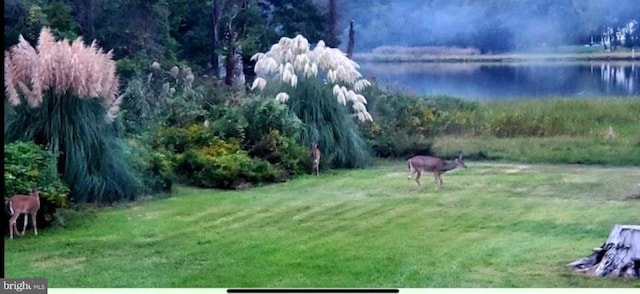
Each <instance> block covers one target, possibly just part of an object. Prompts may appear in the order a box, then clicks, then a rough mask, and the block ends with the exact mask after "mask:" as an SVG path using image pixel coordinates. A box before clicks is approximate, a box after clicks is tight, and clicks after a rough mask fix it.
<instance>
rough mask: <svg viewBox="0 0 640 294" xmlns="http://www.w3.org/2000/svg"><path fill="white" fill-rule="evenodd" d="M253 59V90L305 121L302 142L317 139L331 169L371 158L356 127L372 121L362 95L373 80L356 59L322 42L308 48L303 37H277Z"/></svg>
mask: <svg viewBox="0 0 640 294" xmlns="http://www.w3.org/2000/svg"><path fill="white" fill-rule="evenodd" d="M252 60H255V61H256V65H255V72H256V74H257V76H258V77H257V78H256V79H255V80H254V82H253V85H252V89H260V90H262V91H264V92H265V93H267V94H269V95H274V96H275V99H276V100H277V101H279V102H282V103H286V104H287V105H288V107H289V109H290V110H291V111H292V112H293V113H295V114H296V116H297V117H298V118H299V119H300V120H301V121H302V122H303V123H304V125H305V127H304V128H303V130H302V132H301V143H302V144H305V145H307V146H309V145H310V143H311V142H312V141H318V145H319V147H320V149H321V150H322V152H323V154H325V155H326V156H328V157H327V158H332V159H333V160H332V165H333V166H334V167H347V168H352V167H364V166H366V165H367V164H368V163H369V162H370V161H371V158H372V157H371V152H370V151H369V149H368V147H367V144H366V142H365V140H364V139H363V137H362V135H361V134H360V132H359V129H358V125H357V121H361V122H364V121H372V120H373V118H372V117H371V114H369V112H368V111H367V107H366V103H367V100H366V98H365V97H364V96H363V95H362V94H361V92H362V91H363V90H364V89H365V88H366V87H368V86H370V85H371V83H370V82H369V81H367V80H366V79H363V78H362V75H361V74H360V72H359V71H358V68H359V66H358V64H357V63H356V62H354V61H352V60H351V59H349V58H347V57H346V55H345V54H344V53H343V52H341V51H340V50H339V49H335V48H330V47H327V46H325V44H324V42H323V41H319V42H318V44H317V45H316V46H315V48H314V49H311V48H310V45H309V42H308V41H307V39H305V38H304V37H303V36H301V35H298V36H296V37H295V38H293V39H291V38H281V39H280V41H279V42H278V43H277V44H274V45H273V46H271V49H270V50H269V51H267V52H266V53H257V54H255V55H254V56H253V57H252ZM268 81H269V82H268ZM267 84H268V85H267Z"/></svg>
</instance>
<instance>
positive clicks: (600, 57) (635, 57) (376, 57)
mask: <svg viewBox="0 0 640 294" xmlns="http://www.w3.org/2000/svg"><path fill="white" fill-rule="evenodd" d="M353 56H354V60H356V61H358V62H452V63H455V62H542V61H544V62H562V61H640V52H637V53H632V52H631V51H617V52H589V53H505V54H474V55H455V54H454V55H448V54H438V55H436V54H386V53H382V54H381V53H354V55H353Z"/></svg>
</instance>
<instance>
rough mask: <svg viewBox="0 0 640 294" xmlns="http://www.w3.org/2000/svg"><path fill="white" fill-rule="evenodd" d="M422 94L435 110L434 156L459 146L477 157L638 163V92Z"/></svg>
mask: <svg viewBox="0 0 640 294" xmlns="http://www.w3.org/2000/svg"><path fill="white" fill-rule="evenodd" d="M426 99H427V100H428V101H432V103H433V104H434V105H435V106H436V108H439V109H440V110H441V114H440V116H439V117H438V119H437V120H436V127H435V128H434V132H435V133H434V136H433V146H432V151H433V152H434V154H436V155H438V156H443V157H451V156H454V155H455V154H457V153H458V152H463V153H464V154H467V155H468V156H469V157H470V158H474V159H482V160H508V161H515V162H523V163H561V164H595V165H613V166H640V97H637V98H620V99H615V98H611V99H586V100H576V99H530V100H528V99H522V100H514V101H464V100H456V99H455V98H447V97H444V98H437V97H436V98H428V97H427V98H426ZM429 99H432V100H429ZM456 101H457V102H456ZM456 103H458V104H456Z"/></svg>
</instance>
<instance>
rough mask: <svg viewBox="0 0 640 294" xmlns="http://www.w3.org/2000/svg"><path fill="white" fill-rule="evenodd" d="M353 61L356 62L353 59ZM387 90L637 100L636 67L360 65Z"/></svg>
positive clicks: (639, 67) (639, 70) (639, 65)
mask: <svg viewBox="0 0 640 294" xmlns="http://www.w3.org/2000/svg"><path fill="white" fill-rule="evenodd" d="M356 61H357V60H356ZM360 71H361V72H362V74H363V75H364V76H365V77H367V78H369V79H372V80H375V81H376V82H377V83H378V84H379V85H381V86H383V87H387V88H393V89H402V90H408V91H411V92H413V93H416V94H421V95H440V94H444V95H450V96H455V97H462V98H468V99H483V100H488V99H519V98H549V97H575V98H594V97H630V98H636V97H639V96H640V62H638V61H635V62H631V61H630V62H606V61H593V62H538V63H367V62H363V63H360Z"/></svg>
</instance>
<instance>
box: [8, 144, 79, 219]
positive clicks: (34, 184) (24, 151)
mask: <svg viewBox="0 0 640 294" xmlns="http://www.w3.org/2000/svg"><path fill="white" fill-rule="evenodd" d="M4 148H5V151H4V152H5V153H4V182H5V186H4V195H5V198H6V197H10V196H12V195H15V194H27V193H28V192H29V191H30V190H31V189H34V188H40V189H41V191H42V194H41V197H40V201H41V203H40V211H39V213H38V226H39V227H43V226H48V225H50V224H51V223H52V222H53V221H54V216H55V215H56V210H57V209H58V208H64V207H66V206H67V204H68V203H69V199H68V196H69V188H67V186H66V185H65V184H64V183H63V182H62V181H61V180H60V178H59V176H58V174H57V172H56V158H55V156H54V155H53V154H51V152H49V151H46V150H45V149H43V148H42V147H40V146H39V145H37V144H35V143H33V142H20V141H19V142H14V143H10V144H6V145H5V146H4Z"/></svg>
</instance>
